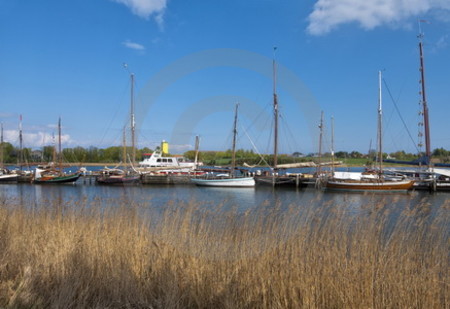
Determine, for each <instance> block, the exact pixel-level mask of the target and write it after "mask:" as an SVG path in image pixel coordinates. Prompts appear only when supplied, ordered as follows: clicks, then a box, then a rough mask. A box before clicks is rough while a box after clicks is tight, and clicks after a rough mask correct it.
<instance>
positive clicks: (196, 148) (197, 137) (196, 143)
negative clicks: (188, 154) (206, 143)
mask: <svg viewBox="0 0 450 309" xmlns="http://www.w3.org/2000/svg"><path fill="white" fill-rule="evenodd" d="M199 146H200V137H199V136H198V135H197V136H196V137H195V159H194V163H195V167H196V168H197V163H198V149H199Z"/></svg>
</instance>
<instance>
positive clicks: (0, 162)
mask: <svg viewBox="0 0 450 309" xmlns="http://www.w3.org/2000/svg"><path fill="white" fill-rule="evenodd" d="M0 168H3V122H2V123H1V138H0Z"/></svg>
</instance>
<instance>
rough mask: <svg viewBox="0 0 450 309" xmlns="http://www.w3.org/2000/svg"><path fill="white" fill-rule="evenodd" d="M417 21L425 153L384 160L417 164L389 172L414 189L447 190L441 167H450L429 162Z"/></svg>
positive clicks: (449, 180) (448, 176) (449, 179)
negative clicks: (410, 182)
mask: <svg viewBox="0 0 450 309" xmlns="http://www.w3.org/2000/svg"><path fill="white" fill-rule="evenodd" d="M420 22H421V21H419V35H418V38H419V57H420V69H419V71H420V85H421V91H420V94H421V104H422V110H421V111H420V114H421V115H422V122H420V123H419V125H420V126H423V133H422V132H421V133H420V135H419V136H421V137H422V136H423V137H424V141H425V153H424V155H423V156H421V157H420V158H419V159H417V160H415V161H398V160H385V162H390V163H398V164H406V165H418V166H420V167H419V168H415V169H410V170H405V169H402V170H400V169H390V170H389V172H390V173H394V174H403V175H405V176H407V177H408V178H409V179H412V180H414V189H415V190H430V191H448V190H450V169H445V168H442V167H450V165H449V164H448V163H435V164H432V162H431V137H430V120H429V111H428V101H427V96H426V87H425V62H424V52H423V33H422V30H421V28H420ZM422 146H423V145H422V142H421V141H420V142H419V147H422Z"/></svg>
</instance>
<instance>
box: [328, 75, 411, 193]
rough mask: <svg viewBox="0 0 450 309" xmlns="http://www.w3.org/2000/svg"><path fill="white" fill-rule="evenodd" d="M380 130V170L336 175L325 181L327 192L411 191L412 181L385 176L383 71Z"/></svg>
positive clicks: (379, 106)
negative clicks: (353, 175)
mask: <svg viewBox="0 0 450 309" xmlns="http://www.w3.org/2000/svg"><path fill="white" fill-rule="evenodd" d="M378 82H379V86H378V90H379V92H378V93H379V98H378V125H377V127H378V130H377V148H378V156H377V160H378V162H377V163H378V170H377V171H376V173H375V174H372V175H367V176H364V175H361V176H360V177H356V178H355V177H354V178H353V179H351V178H345V179H344V178H337V177H336V173H333V176H332V177H330V178H328V179H326V180H325V189H326V190H343V191H407V190H410V189H411V188H412V187H413V185H414V181H413V180H410V179H405V178H403V179H393V178H388V177H387V176H386V175H384V174H383V157H382V155H383V151H382V149H383V143H382V95H381V71H379V72H378Z"/></svg>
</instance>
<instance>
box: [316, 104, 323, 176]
mask: <svg viewBox="0 0 450 309" xmlns="http://www.w3.org/2000/svg"><path fill="white" fill-rule="evenodd" d="M319 129H320V135H319V164H318V166H317V176H319V175H320V172H321V165H322V138H323V111H322V112H321V114H320V124H319Z"/></svg>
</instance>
